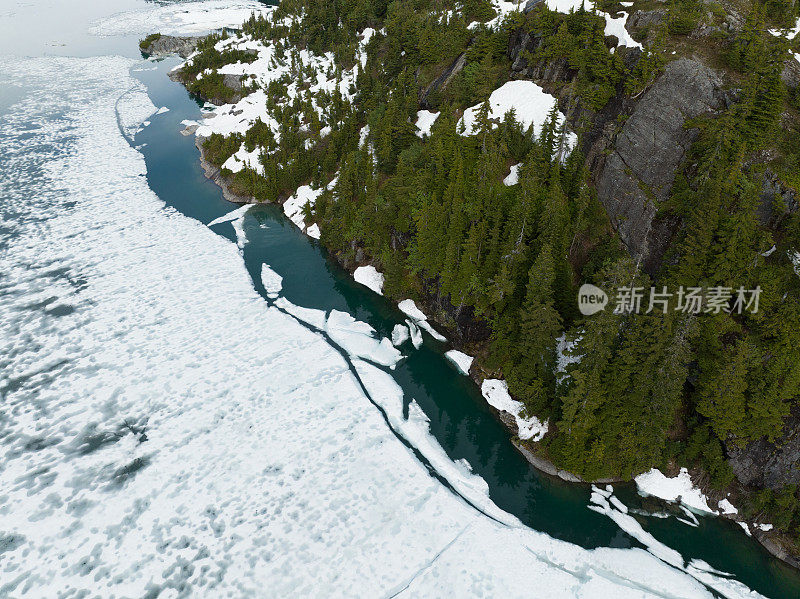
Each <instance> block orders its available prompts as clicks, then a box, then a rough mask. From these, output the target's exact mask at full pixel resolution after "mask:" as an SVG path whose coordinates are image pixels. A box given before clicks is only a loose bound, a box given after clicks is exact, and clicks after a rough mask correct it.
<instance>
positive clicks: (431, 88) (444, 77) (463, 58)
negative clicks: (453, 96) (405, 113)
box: [419, 52, 467, 109]
mask: <svg viewBox="0 0 800 599" xmlns="http://www.w3.org/2000/svg"><path fill="white" fill-rule="evenodd" d="M466 64H467V55H466V53H463V52H462V53H461V54H459V55H458V57H456V59H455V60H454V61H453V62H452V64H451V65H450V66H449V67H447V68H446V69H445V70H444V72H443V73H442V74H441V75H439V76H438V77H437V78H436V79H434V80H433V81H431V82H430V84H428V86H427V87H426V88H425V89H423V90H421V91H420V94H419V105H420V107H421V108H425V109H428V108H431V105H430V102H429V96H430V95H431V94H432V93H435V92H437V91H439V90H441V89H444V88H445V87H447V84H448V83H450V81H452V79H453V77H455V76H456V75H458V73H460V72H461V69H463V68H464V66H465V65H466Z"/></svg>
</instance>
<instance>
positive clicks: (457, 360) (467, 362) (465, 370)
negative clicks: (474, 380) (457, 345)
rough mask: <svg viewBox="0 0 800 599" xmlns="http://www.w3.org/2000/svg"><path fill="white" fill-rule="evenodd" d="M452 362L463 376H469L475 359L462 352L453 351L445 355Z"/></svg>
mask: <svg viewBox="0 0 800 599" xmlns="http://www.w3.org/2000/svg"><path fill="white" fill-rule="evenodd" d="M444 355H445V356H446V357H447V359H448V360H450V361H451V362H452V363H453V364H454V365H455V366H456V368H458V371H459V372H460V373H461V374H469V369H470V367H471V366H472V361H473V360H474V359H475V358H473V357H472V356H469V355H467V354H465V353H464V352H460V351H458V350H457V349H451V350H450V351H448V352H446V353H445V354H444Z"/></svg>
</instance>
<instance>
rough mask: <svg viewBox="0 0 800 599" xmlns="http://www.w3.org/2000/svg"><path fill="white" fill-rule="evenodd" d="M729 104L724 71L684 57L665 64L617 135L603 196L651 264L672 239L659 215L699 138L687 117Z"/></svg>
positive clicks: (639, 255) (632, 248)
mask: <svg viewBox="0 0 800 599" xmlns="http://www.w3.org/2000/svg"><path fill="white" fill-rule="evenodd" d="M724 106H725V94H724V93H723V92H722V81H721V80H720V78H719V76H718V75H717V74H716V73H715V72H714V71H713V70H711V69H709V68H708V67H706V66H705V65H703V64H701V63H700V62H697V61H696V60H693V59H688V58H682V59H679V60H676V61H674V62H671V63H669V64H668V65H667V66H666V67H665V69H664V73H663V74H662V75H661V76H660V77H659V78H658V79H657V80H656V81H655V83H654V84H653V85H652V86H651V87H650V89H648V90H647V91H646V92H645V93H644V95H643V96H642V97H641V98H640V99H639V100H638V102H637V103H636V106H635V108H634V109H633V112H632V113H631V115H630V117H629V118H628V119H627V120H626V121H625V124H624V125H623V127H622V130H621V131H620V132H619V133H618V134H617V136H616V139H615V140H614V144H613V149H612V150H611V153H610V154H609V155H608V157H607V158H606V160H605V164H604V165H603V166H602V169H601V170H600V171H599V176H597V179H596V186H597V195H598V198H599V199H600V201H601V202H602V203H603V205H604V206H605V208H606V210H607V211H608V215H609V217H610V218H611V221H612V223H613V224H614V226H615V227H616V229H617V232H618V233H619V236H620V239H621V240H622V242H623V243H624V244H625V245H626V247H627V248H628V250H629V252H630V254H631V255H632V256H633V257H634V259H637V260H638V259H642V261H643V262H645V263H646V262H647V260H648V258H650V257H651V256H656V255H659V254H660V253H661V252H662V251H663V248H664V246H665V245H666V244H667V243H669V237H670V232H669V231H668V230H666V229H664V228H663V227H653V218H654V216H655V214H656V211H657V210H658V207H659V206H660V205H661V204H662V203H663V202H664V201H666V200H667V199H668V198H669V195H670V191H671V190H672V184H673V182H674V180H675V174H676V171H677V169H678V167H679V166H680V164H681V162H682V161H683V159H684V157H685V156H686V153H687V152H688V151H689V148H690V147H691V145H692V143H693V142H694V141H695V139H696V138H697V135H698V132H697V130H696V129H687V128H686V127H685V124H686V121H687V120H689V119H693V118H696V117H698V116H701V115H703V114H709V113H714V112H717V111H719V110H720V109H722V108H724Z"/></svg>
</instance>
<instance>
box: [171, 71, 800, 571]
mask: <svg viewBox="0 0 800 599" xmlns="http://www.w3.org/2000/svg"><path fill="white" fill-rule="evenodd" d="M170 79H172V80H173V81H175V82H177V83H180V84H181V85H182V86H183V87H184V89H186V86H185V84H184V83H183V82H182V81H181V80H180V79H179V78H177V77H176V78H173V77H171V76H170ZM187 92H188V90H187ZM184 134H185V135H191V134H194V131H190V132H188V133H184ZM202 140H203V138H202V137H198V136H195V147H196V148H197V149H198V153H199V159H200V166H201V168H202V169H203V173H204V175H205V176H206V178H208V179H209V180H210V181H212V182H213V183H215V184H216V185H217V186H218V187H219V188H220V190H221V191H222V195H223V197H224V198H225V199H226V200H227V201H229V202H231V203H232V204H237V205H247V204H260V203H270V204H274V205H276V206H282V204H283V203H282V202H280V201H277V200H276V201H272V202H260V201H258V200H256V199H255V198H254V197H246V196H241V195H239V194H236V193H235V192H233V191H232V190H231V187H230V184H229V182H228V180H227V178H226V177H225V176H224V175H223V174H222V172H221V171H222V169H221V168H219V167H217V166H215V165H213V164H211V163H210V162H209V161H208V160H206V158H205V151H204V149H203V144H202ZM328 254H329V255H330V256H331V258H332V259H333V260H334V261H335V262H336V264H337V265H338V266H340V267H341V268H343V269H345V270H346V271H348V272H349V273H350V274H351V275H352V273H353V271H354V270H355V268H357V267H358V266H363V265H367V264H369V262H367V261H364V263H363V264H359V263H355V262H354V263H352V264H351V263H349V262H348V263H345V262H343V261H342V260H340V259H339V258H338V256H336V255H335V254H333V253H331V252H328ZM420 303H421V304H422V305H423V307H425V308H428V312H429V313H431V314H432V316H431V317H430V318H431V320H433V321H434V322H435V323H436V324H438V325H439V327H440V329H444V330H445V332H448V327H446V326H445V325H443V324H441V323H439V322H438V321H437V320H436V317H435V314H436V311H435V310H433V311H431V310H430V306H425V303H424V301H423V300H420ZM447 341H448V343H449V344H450V345H451V346H453V348H454V349H461V348H459V347H458V346H456V344H455V343H454V342H453V341H452V335H451V336H450V337H449V338H448V339H447ZM467 376H468V377H469V378H470V379H471V380H472V381H473V382H474V383H475V384H476V385H478V387H479V388H480V386H481V382H482V379H483V378H485V377H483V376H482V375H481V374H478V373H477V372H476V373H474V374H473V373H469V374H468V375H467ZM484 401H486V399H485V398H484ZM486 404H487V405H488V406H489V409H490V411H491V412H492V414H493V415H494V417H495V418H496V419H497V420H499V421H500V423H501V424H502V425H503V426H504V427H505V428H506V430H507V431H508V433H509V441H510V442H511V444H512V445H513V446H514V447H515V448H516V450H517V451H518V452H519V453H520V454H521V455H522V456H523V457H524V458H525V460H526V461H527V462H528V463H529V464H530V465H531V466H533V467H534V468H535V469H536V470H537V471H539V472H540V473H542V474H544V475H546V476H551V477H554V478H558V479H559V480H560V481H562V482H566V483H571V484H581V485H593V484H619V483H632V484H635V482H634V481H633V480H625V479H622V478H619V477H610V478H602V479H598V480H596V481H586V480H584V479H583V478H581V477H580V476H578V475H576V474H574V473H572V472H569V471H567V470H563V469H561V468H558V467H557V466H556V465H555V464H554V463H553V462H551V461H550V460H548V459H547V458H545V457H543V456H541V455H538V454H537V453H536V452H534V451H533V450H532V449H530V448H529V447H526V446H525V445H524V444H523V443H522V442H520V441H519V439H518V437H517V435H518V432H519V429H518V428H517V425H516V421H515V420H514V417H513V415H511V414H509V413H508V412H505V411H501V410H498V409H497V408H495V407H494V406H492V405H491V404H489V402H488V401H486ZM693 484H695V483H694V481H693ZM696 486H698V488H699V489H700V491H701V492H702V493H703V494H704V495H706V496H708V492H709V489H708V487H707V485H696ZM649 497H651V498H652V499H656V500H658V501H661V502H663V503H664V504H665V505H671V506H674V505H676V504H675V503H673V502H670V501H666V500H664V499H661V498H659V497H656V496H649ZM708 516H714V517H719V518H723V519H725V520H729V521H732V522H735V523H737V524H740V525H741V524H742V523H745V524H747V526H748V532H749V534H748V536H749V537H751V538H753V539H754V540H755V541H756V542H757V543H758V544H759V545H761V546H762V547H763V548H764V549H765V550H766V551H767V552H768V553H769V554H770V555H771V556H772V557H774V558H775V559H777V560H779V561H781V562H782V563H784V564H786V565H787V566H789V567H792V568H795V569H796V570H800V556H794V555H791V554H790V553H789V552H788V551H787V550H786V549H785V548H784V546H783V544H782V543H781V540H783V539H785V538H786V537H785V535H783V534H782V533H781V534H779V533H777V532H772V533H770V532H767V531H762V530H760V529H759V528H758V527H757V526H756V525H755V523H753V522H749V521H746V520H743V519H742V520H740V519H737V518H734V517H733V516H734V515H730V514H722V513H719V514H714V513H709V514H708Z"/></svg>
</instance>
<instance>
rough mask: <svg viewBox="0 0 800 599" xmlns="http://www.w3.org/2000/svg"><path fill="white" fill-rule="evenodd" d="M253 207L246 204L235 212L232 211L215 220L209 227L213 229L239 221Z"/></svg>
mask: <svg viewBox="0 0 800 599" xmlns="http://www.w3.org/2000/svg"><path fill="white" fill-rule="evenodd" d="M252 207H253V204H244V205H243V206H239V207H238V208H235V209H234V210H231V211H230V212H228V213H226V214H223V215H222V216H219V217H217V218H215V219H214V220H212V221H211V222H210V223H208V226H209V227H213V226H215V225H221V224H222V223H229V222H232V221H236V220H239V219H240V218H242V217H243V216H244V215H245V213H247V211H248V210H250V208H252Z"/></svg>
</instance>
